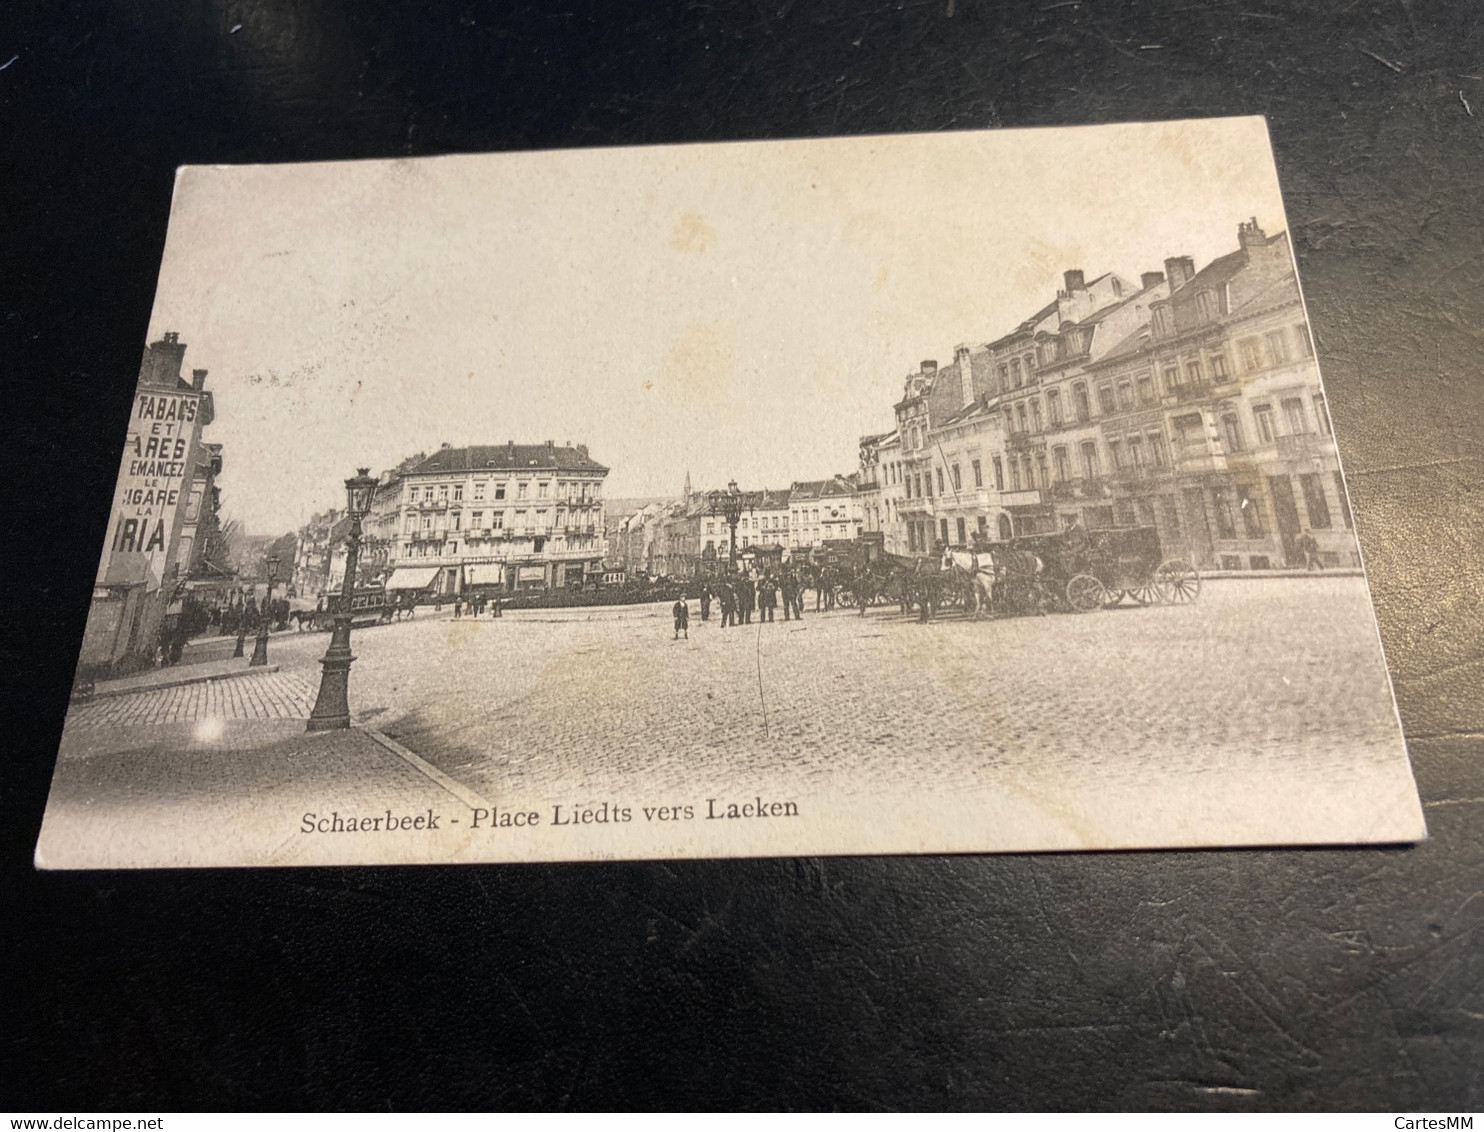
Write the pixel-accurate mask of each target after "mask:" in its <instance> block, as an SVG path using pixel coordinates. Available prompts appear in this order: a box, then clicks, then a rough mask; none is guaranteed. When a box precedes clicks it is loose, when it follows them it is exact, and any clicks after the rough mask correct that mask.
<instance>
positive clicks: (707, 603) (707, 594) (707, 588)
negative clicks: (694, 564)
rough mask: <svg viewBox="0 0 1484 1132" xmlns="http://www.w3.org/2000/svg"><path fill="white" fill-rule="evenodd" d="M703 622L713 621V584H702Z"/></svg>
mask: <svg viewBox="0 0 1484 1132" xmlns="http://www.w3.org/2000/svg"><path fill="white" fill-rule="evenodd" d="M701 620H702V621H710V620H711V583H710V582H702V583H701Z"/></svg>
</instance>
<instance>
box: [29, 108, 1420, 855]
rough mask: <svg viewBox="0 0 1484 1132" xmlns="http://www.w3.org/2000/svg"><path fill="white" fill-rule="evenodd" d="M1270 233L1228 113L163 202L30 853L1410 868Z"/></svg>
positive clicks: (211, 194) (1305, 365)
mask: <svg viewBox="0 0 1484 1132" xmlns="http://www.w3.org/2000/svg"><path fill="white" fill-rule="evenodd" d="M1287 228H1288V226H1287V223H1286V221H1285V218H1284V212H1283V203H1282V198H1281V196H1280V194H1279V188H1278V183H1277V178H1276V174H1275V170H1274V163H1273V157H1272V152H1271V149H1270V145H1269V141H1268V136H1267V130H1266V126H1265V124H1264V122H1263V121H1262V119H1260V118H1232V119H1213V120H1199V121H1180V122H1164V123H1152V124H1130V125H1117V126H1101V127H1088V128H1076V129H1047V130H1028V131H993V132H966V133H953V134H937V135H930V136H927V135H925V136H898V137H861V138H848V139H827V140H817V141H787V142H752V143H735V144H719V145H690V146H670V147H649V148H634V149H616V150H615V149H607V150H605V149H594V150H581V151H564V152H549V153H515V154H492V155H483V156H458V157H444V158H429V159H419V160H402V161H365V162H350V163H333V164H310V165H283V166H253V167H187V168H183V169H181V170H180V171H179V174H178V176H177V179H176V185H175V195H174V202H173V206H172V211H171V217H170V229H169V237H168V241H167V244H166V249H165V254H164V261H163V264H162V266H161V270H160V278H159V288H158V293H157V296H156V301H155V308H154V313H153V317H152V320H151V324H150V326H149V328H148V334H147V337H146V342H147V345H146V346H145V348H144V355H143V362H142V364H141V366H140V369H139V372H138V374H137V375H136V374H132V373H130V374H119V375H118V379H119V380H120V381H133V382H135V383H136V386H137V396H136V397H135V399H134V402H133V409H132V414H131V416H130V419H129V421H128V426H127V431H126V434H125V436H124V445H123V452H122V457H121V461H120V465H119V476H118V483H117V486H116V488H115V491H114V498H113V503H112V513H111V517H110V520H109V526H108V533H107V538H106V541H105V545H104V547H103V552H102V557H101V560H100V562H99V566H98V574H97V582H96V586H95V589H94V590H93V593H92V599H91V609H90V612H89V617H88V621H87V629H86V633H85V636H84V638H83V641H82V645H81V654H80V657H79V662H78V667H77V678H76V684H75V688H74V692H73V697H72V701H71V706H70V708H69V711H68V713H67V719H66V727H65V730H64V732H63V736H62V742H61V750H60V753H59V757H58V761H57V768H56V774H55V779H54V783H53V787H52V792H51V797H50V801H49V804H48V807H47V811H46V815H45V820H44V824H43V827H42V831H41V838H40V843H39V845H38V847H37V851H36V859H37V863H38V864H39V865H40V866H41V867H43V868H57V869H75V868H148V867H176V866H205V865H305V864H347V863H402V862H457V861H569V860H599V859H625V858H665V857H723V856H777V855H795V854H859V853H958V852H999V851H1022V850H1077V849H1120V848H1147V847H1182V846H1231V845H1299V844H1341V843H1358V842H1401V841H1411V840H1415V839H1418V838H1421V837H1423V836H1424V826H1423V820H1422V812H1421V808H1420V806H1419V803H1418V798H1417V793H1416V789H1415V786H1414V784H1413V781H1412V774H1411V768H1410V765H1409V762H1408V758H1407V752H1406V748H1405V745H1404V742H1403V737H1402V733H1401V729H1400V726H1399V723H1398V718H1397V713H1396V709H1395V705H1394V701H1393V698H1392V692H1391V686H1390V682H1389V679H1388V675H1387V670H1386V665H1385V661H1384V659H1383V657H1382V654H1381V648H1380V641H1379V638H1378V635H1377V629H1376V622H1375V617H1374V614H1373V612H1372V608H1371V603H1370V598H1369V594H1368V591H1367V588H1366V580H1365V576H1364V574H1363V572H1362V563H1361V558H1360V551H1359V547H1358V545H1357V542H1356V538H1355V532H1354V529H1353V522H1352V516H1351V510H1350V506H1349V503H1348V500H1347V495H1346V487H1345V480H1344V477H1343V475H1342V472H1341V465H1340V452H1339V450H1338V449H1337V446H1336V441H1335V437H1334V435H1333V433H1332V430H1331V426H1330V416H1329V412H1328V409H1327V407H1326V405H1325V398H1324V389H1323V386H1322V384H1321V382H1320V374H1319V362H1318V358H1317V357H1316V348H1315V342H1314V339H1313V336H1312V335H1311V333H1310V330H1309V324H1308V319H1307V317H1306V314H1305V309H1304V303H1303V297H1302V295H1301V293H1300V288H1299V280H1298V278H1297V274H1296V270H1295V262H1294V255H1293V249H1292V246H1291V243H1290V238H1289V234H1288V230H1287ZM1319 354H1320V355H1322V350H1321V351H1319Z"/></svg>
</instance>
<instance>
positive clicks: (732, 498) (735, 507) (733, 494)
mask: <svg viewBox="0 0 1484 1132" xmlns="http://www.w3.org/2000/svg"><path fill="white" fill-rule="evenodd" d="M745 502H746V497H745V496H744V495H743V494H742V493H741V492H740V491H738V490H737V481H736V480H733V481H732V482H731V483H729V484H727V489H726V491H723V492H719V493H718V494H717V497H716V503H715V506H716V509H717V510H718V511H719V512H720V514H721V517H722V519H723V520H724V521H725V522H726V525H727V526H728V527H729V528H730V530H731V537H730V539H729V541H728V543H727V547H728V551H729V558H730V561H731V566H730V569H731V572H732V573H733V574H735V573H736V572H737V523H738V521H739V520H741V518H742V509H743V506H744V505H745Z"/></svg>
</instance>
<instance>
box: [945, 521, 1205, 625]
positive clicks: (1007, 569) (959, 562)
mask: <svg viewBox="0 0 1484 1132" xmlns="http://www.w3.org/2000/svg"><path fill="white" fill-rule="evenodd" d="M985 557H987V558H988V559H989V562H990V567H989V569H985V567H984V565H983V559H984V558H985ZM964 559H968V561H963V560H964ZM949 561H952V562H953V564H954V567H955V568H956V569H958V570H959V571H960V572H966V573H969V574H971V575H972V576H974V577H975V578H976V579H977V578H985V579H987V582H988V586H987V589H988V592H987V594H986V596H987V597H989V599H990V604H992V605H996V606H999V607H1001V608H1006V609H1007V611H1010V612H1026V611H1029V610H1035V611H1044V607H1045V605H1046V604H1048V603H1049V604H1055V605H1059V604H1061V603H1063V602H1064V603H1065V608H1069V609H1072V610H1074V611H1075V612H1078V613H1091V612H1092V611H1093V610H1095V609H1103V608H1106V607H1108V606H1113V605H1117V604H1118V603H1119V602H1120V601H1122V600H1123V599H1124V598H1125V597H1128V598H1130V599H1132V600H1133V601H1135V602H1137V603H1138V604H1139V605H1153V604H1156V603H1158V604H1183V603H1185V602H1191V601H1195V600H1196V598H1197V597H1199V596H1200V592H1201V576H1200V572H1199V571H1198V570H1196V568H1195V567H1194V566H1192V565H1191V564H1190V563H1188V562H1186V561H1185V560H1184V559H1180V558H1166V557H1164V551H1163V548H1162V547H1161V546H1160V542H1159V532H1158V530H1156V529H1155V528H1154V527H1121V528H1113V529H1108V530H1094V531H1087V530H1083V529H1081V528H1080V527H1074V528H1072V529H1071V530H1068V531H1063V532H1061V533H1060V534H1054V535H1027V536H1024V537H1022V538H1018V539H1016V540H1014V541H1013V542H1010V543H997V544H992V545H991V546H990V547H989V548H988V550H987V552H986V551H983V550H981V551H978V552H962V551H949V552H948V553H947V555H946V556H945V563H946V562H949Z"/></svg>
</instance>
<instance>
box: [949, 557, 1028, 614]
mask: <svg viewBox="0 0 1484 1132" xmlns="http://www.w3.org/2000/svg"><path fill="white" fill-rule="evenodd" d="M943 569H944V570H952V571H956V572H958V573H960V574H963V575H966V576H967V578H968V581H969V583H970V585H969V593H970V596H971V598H972V599H973V602H974V609H973V616H974V617H975V618H976V619H977V618H978V617H979V615H980V612H981V611H982V610H983V609H985V608H987V607H993V606H995V605H1005V606H1015V607H1018V606H1026V607H1028V608H1030V609H1033V610H1034V611H1035V612H1037V613H1043V612H1045V610H1044V609H1043V608H1042V605H1043V602H1042V600H1041V598H1042V596H1043V587H1042V586H1041V573H1042V571H1043V570H1045V564H1044V563H1042V561H1041V559H1040V557H1039V556H1038V555H1036V554H1033V553H1031V552H1030V551H1029V550H1022V549H1019V548H1017V547H1014V546H1008V545H998V546H990V547H986V548H984V549H983V550H949V551H946V552H945V553H944V555H943Z"/></svg>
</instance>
